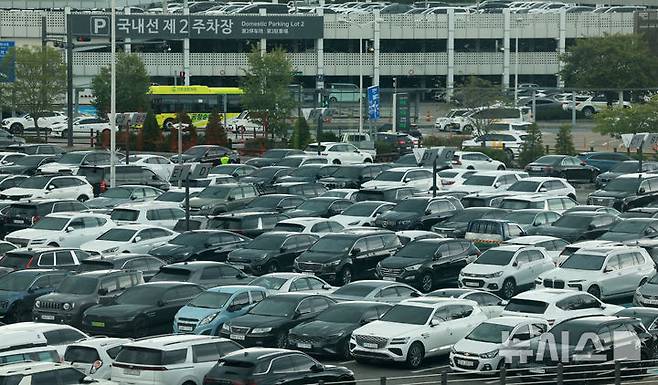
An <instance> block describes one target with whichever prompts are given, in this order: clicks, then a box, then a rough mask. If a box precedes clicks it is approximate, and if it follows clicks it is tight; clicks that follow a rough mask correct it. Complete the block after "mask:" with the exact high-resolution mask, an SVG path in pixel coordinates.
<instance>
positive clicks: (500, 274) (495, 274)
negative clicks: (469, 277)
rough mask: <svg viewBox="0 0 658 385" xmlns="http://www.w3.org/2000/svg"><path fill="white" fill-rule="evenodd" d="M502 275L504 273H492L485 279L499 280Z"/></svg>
mask: <svg viewBox="0 0 658 385" xmlns="http://www.w3.org/2000/svg"><path fill="white" fill-rule="evenodd" d="M502 275H503V272H502V271H497V272H495V273H492V274H487V275H486V276H485V277H486V278H498V277H501V276H502Z"/></svg>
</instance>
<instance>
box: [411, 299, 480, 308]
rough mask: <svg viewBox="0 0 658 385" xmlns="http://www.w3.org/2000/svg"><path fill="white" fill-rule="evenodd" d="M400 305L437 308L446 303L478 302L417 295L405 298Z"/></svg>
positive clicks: (475, 303) (473, 304)
mask: <svg viewBox="0 0 658 385" xmlns="http://www.w3.org/2000/svg"><path fill="white" fill-rule="evenodd" d="M399 304H400V305H411V306H420V307H426V308H433V309H435V308H437V307H441V306H443V305H446V304H450V305H471V306H474V307H478V304H477V302H475V301H471V300H470V299H461V298H442V297H417V298H411V299H405V300H404V301H402V302H400V303H399Z"/></svg>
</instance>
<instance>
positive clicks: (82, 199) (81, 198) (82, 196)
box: [78, 194, 89, 202]
mask: <svg viewBox="0 0 658 385" xmlns="http://www.w3.org/2000/svg"><path fill="white" fill-rule="evenodd" d="M87 200H89V197H88V196H86V195H84V194H82V195H80V196H79V197H78V201H79V202H84V201H87Z"/></svg>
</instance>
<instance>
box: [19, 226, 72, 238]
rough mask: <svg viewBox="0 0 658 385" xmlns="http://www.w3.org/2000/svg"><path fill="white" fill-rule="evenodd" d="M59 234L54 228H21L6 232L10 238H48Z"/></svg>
mask: <svg viewBox="0 0 658 385" xmlns="http://www.w3.org/2000/svg"><path fill="white" fill-rule="evenodd" d="M58 235H61V232H60V231H55V230H36V229H32V228H29V229H21V230H16V231H14V232H11V233H9V234H7V236H8V237H10V238H23V239H48V238H50V237H53V236H58Z"/></svg>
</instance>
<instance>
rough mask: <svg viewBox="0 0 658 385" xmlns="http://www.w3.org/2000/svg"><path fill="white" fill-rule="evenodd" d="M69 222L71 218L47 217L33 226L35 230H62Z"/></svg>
mask: <svg viewBox="0 0 658 385" xmlns="http://www.w3.org/2000/svg"><path fill="white" fill-rule="evenodd" d="M67 223H69V218H57V217H45V218H43V219H42V220H40V221H39V222H37V223H35V224H34V225H33V226H32V228H33V229H35V230H52V231H61V230H63V229H64V227H65V226H66V224H67Z"/></svg>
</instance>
